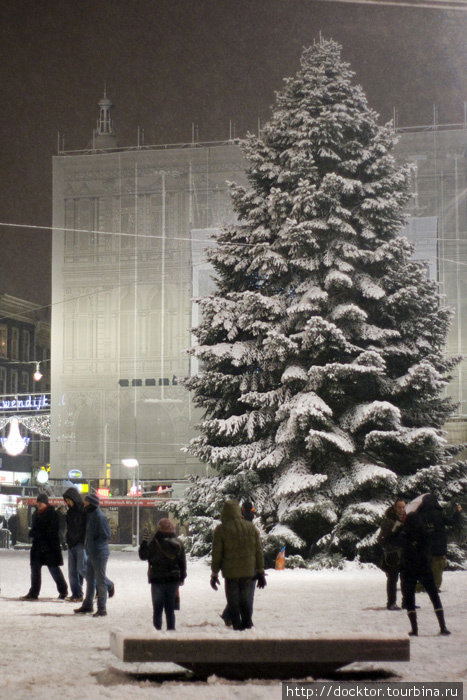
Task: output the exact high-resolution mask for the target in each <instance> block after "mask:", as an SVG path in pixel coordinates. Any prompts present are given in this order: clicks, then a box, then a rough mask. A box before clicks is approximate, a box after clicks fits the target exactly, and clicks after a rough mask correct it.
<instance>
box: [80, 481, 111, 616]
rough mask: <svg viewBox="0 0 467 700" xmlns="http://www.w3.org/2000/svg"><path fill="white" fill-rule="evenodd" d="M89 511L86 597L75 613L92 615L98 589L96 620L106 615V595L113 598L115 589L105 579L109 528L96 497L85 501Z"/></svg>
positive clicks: (85, 507) (86, 544)
mask: <svg viewBox="0 0 467 700" xmlns="http://www.w3.org/2000/svg"><path fill="white" fill-rule="evenodd" d="M84 510H85V511H86V535H85V540H84V545H85V548H86V554H87V563H86V597H85V599H84V601H83V604H82V606H81V607H80V608H76V609H75V613H78V614H84V613H89V612H92V610H93V602H94V594H95V592H96V588H97V612H95V613H94V615H93V617H104V616H105V615H107V611H106V604H107V593H108V595H109V598H112V596H113V595H114V592H115V586H114V584H113V582H112V581H110V579H108V578H107V576H106V568H107V560H108V558H109V541H110V525H109V521H108V520H107V518H106V517H105V515H104V513H103V512H102V511H101V509H100V508H99V498H98V497H97V496H96V494H94V493H90V494H88V495H86V496H85V497H84Z"/></svg>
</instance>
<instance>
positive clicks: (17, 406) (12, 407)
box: [0, 394, 50, 413]
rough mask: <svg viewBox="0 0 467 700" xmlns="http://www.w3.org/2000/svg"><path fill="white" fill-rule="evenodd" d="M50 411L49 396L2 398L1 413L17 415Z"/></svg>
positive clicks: (28, 395) (16, 395) (33, 395)
mask: <svg viewBox="0 0 467 700" xmlns="http://www.w3.org/2000/svg"><path fill="white" fill-rule="evenodd" d="M48 409H50V402H49V395H48V394H14V395H12V396H4V397H2V398H0V411H3V412H6V413H8V412H10V411H12V412H13V411H14V412H15V413H19V412H32V411H44V410H48Z"/></svg>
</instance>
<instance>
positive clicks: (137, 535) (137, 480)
mask: <svg viewBox="0 0 467 700" xmlns="http://www.w3.org/2000/svg"><path fill="white" fill-rule="evenodd" d="M136 498H137V499H138V500H137V502H136V546H137V547H139V464H138V466H137V467H136Z"/></svg>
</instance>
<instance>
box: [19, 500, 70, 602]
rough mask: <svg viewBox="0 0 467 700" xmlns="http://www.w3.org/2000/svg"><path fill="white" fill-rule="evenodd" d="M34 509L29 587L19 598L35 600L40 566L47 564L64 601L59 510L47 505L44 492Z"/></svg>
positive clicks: (39, 583)
mask: <svg viewBox="0 0 467 700" xmlns="http://www.w3.org/2000/svg"><path fill="white" fill-rule="evenodd" d="M36 503H37V510H36V512H35V513H34V515H33V516H32V526H31V529H30V531H29V537H32V547H31V555H30V563H31V587H30V589H29V592H28V593H26V595H24V596H22V598H21V600H37V599H38V597H39V593H40V590H41V569H42V567H43V566H47V568H48V569H49V571H50V574H51V576H52V578H53V580H54V581H55V583H56V584H57V589H58V594H59V595H58V597H59V598H60V599H61V600H63V599H65V598H66V596H67V594H68V586H67V584H66V581H65V577H64V576H63V573H62V570H61V569H60V567H61V566H62V564H63V557H62V550H61V549H60V539H59V520H58V513H57V511H56V510H55V508H53V507H52V506H50V505H49V499H48V497H47V495H46V494H45V493H40V494H39V495H38V497H37V500H36Z"/></svg>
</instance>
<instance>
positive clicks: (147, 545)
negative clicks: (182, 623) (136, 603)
mask: <svg viewBox="0 0 467 700" xmlns="http://www.w3.org/2000/svg"><path fill="white" fill-rule="evenodd" d="M139 557H140V559H144V560H147V561H148V562H149V566H148V580H149V583H150V584H151V597H152V607H153V623H154V627H155V628H156V630H160V629H161V627H162V613H163V611H164V610H165V619H166V622H167V629H168V630H174V629H175V596H176V594H177V591H178V587H179V586H182V585H183V582H184V581H185V578H186V556H185V549H184V547H183V544H182V542H181V541H180V540H179V539H178V538H177V537H176V536H175V528H174V526H173V524H172V523H171V522H170V520H169V519H168V518H162V519H161V520H159V522H158V525H157V532H156V534H155V535H154V537H153V539H152V540H151V541H150V542H147V541H146V540H143V541H142V542H141V545H140V548H139Z"/></svg>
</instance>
